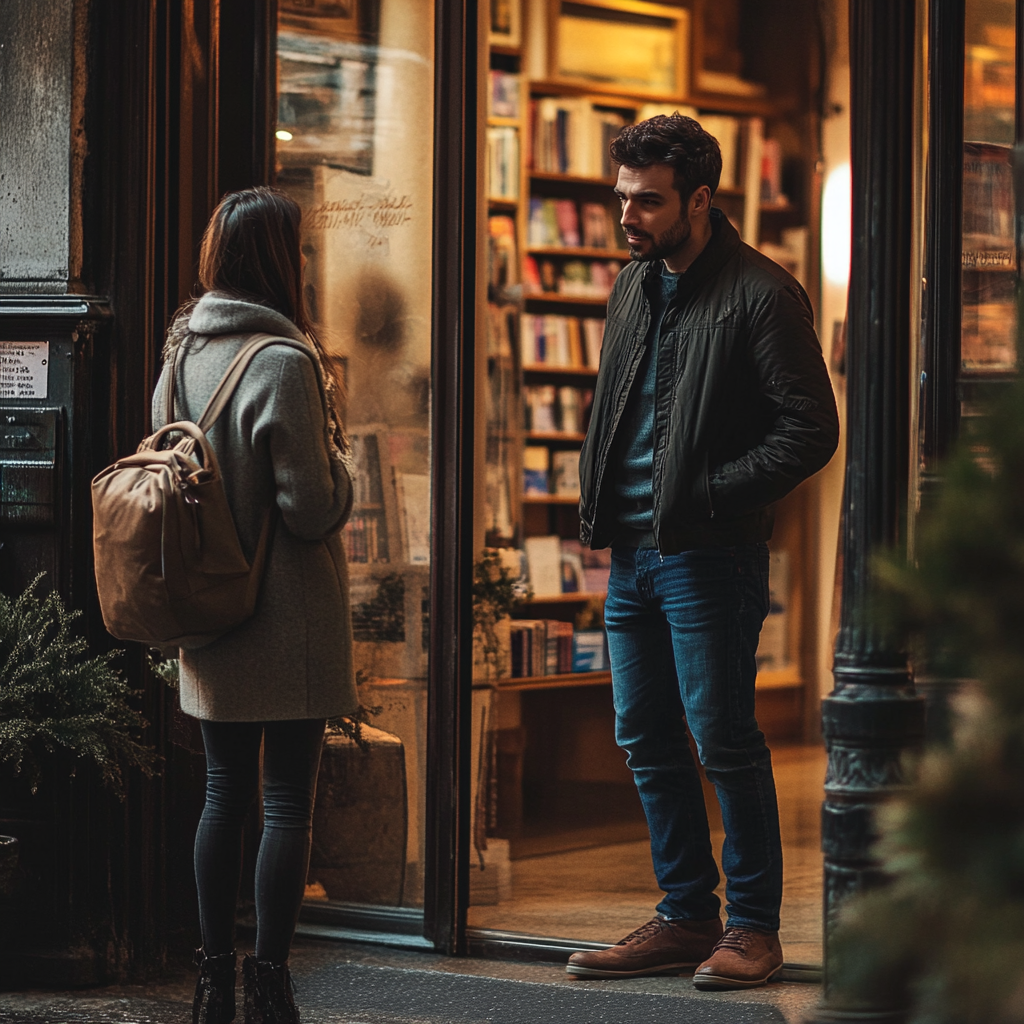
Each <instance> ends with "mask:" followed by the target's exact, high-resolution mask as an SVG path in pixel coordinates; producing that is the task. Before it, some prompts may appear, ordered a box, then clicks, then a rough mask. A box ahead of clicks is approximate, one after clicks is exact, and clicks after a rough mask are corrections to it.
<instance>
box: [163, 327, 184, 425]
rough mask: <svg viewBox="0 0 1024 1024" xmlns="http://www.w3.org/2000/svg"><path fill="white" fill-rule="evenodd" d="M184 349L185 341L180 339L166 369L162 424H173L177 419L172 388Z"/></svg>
mask: <svg viewBox="0 0 1024 1024" xmlns="http://www.w3.org/2000/svg"><path fill="white" fill-rule="evenodd" d="M184 348H185V340H184V339H182V340H181V341H180V342H178V344H177V345H175V346H174V355H173V356H172V357H171V365H170V366H168V367H167V376H166V377H165V378H164V422H165V423H173V422H174V421H175V420H176V419H177V418H178V417H177V416H175V415H174V387H175V378H176V377H177V376H178V363H179V361H180V360H181V353H182V350H183V349H184Z"/></svg>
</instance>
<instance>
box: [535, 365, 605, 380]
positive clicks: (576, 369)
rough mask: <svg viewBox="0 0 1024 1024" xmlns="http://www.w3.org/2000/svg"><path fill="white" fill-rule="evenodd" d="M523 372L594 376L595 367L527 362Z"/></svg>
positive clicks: (595, 373)
mask: <svg viewBox="0 0 1024 1024" xmlns="http://www.w3.org/2000/svg"><path fill="white" fill-rule="evenodd" d="M523 373H543V374H549V373H550V374H555V375H557V376H560V377H596V376H597V367H594V366H551V365H549V364H548V363H529V364H524V365H523Z"/></svg>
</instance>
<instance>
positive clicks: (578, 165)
mask: <svg viewBox="0 0 1024 1024" xmlns="http://www.w3.org/2000/svg"><path fill="white" fill-rule="evenodd" d="M626 124H628V119H627V118H626V117H624V116H623V114H622V113H621V112H617V111H615V110H609V109H607V108H602V107H599V106H596V105H595V104H594V103H592V102H590V101H589V100H585V99H570V98H569V97H554V96H546V97H544V98H543V99H539V100H534V101H533V102H532V103H531V104H530V140H531V149H530V166H531V167H532V168H533V169H534V170H536V171H541V172H545V173H554V174H572V175H575V176H577V177H581V178H610V177H612V176H613V175H614V173H615V172H614V169H613V167H612V162H611V157H610V156H609V155H608V146H609V145H610V144H611V141H612V139H614V138H615V136H616V135H618V134H619V132H620V131H622V129H623V127H624V126H625V125H626Z"/></svg>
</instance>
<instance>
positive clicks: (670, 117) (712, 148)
mask: <svg viewBox="0 0 1024 1024" xmlns="http://www.w3.org/2000/svg"><path fill="white" fill-rule="evenodd" d="M609 152H610V153H611V157H612V159H613V160H614V161H615V162H616V163H617V164H624V165H625V166H626V167H650V165H651V164H668V165H669V167H671V168H672V170H673V171H674V172H675V181H674V185H675V187H676V191H677V192H678V193H679V195H680V196H681V197H682V200H683V202H686V200H687V199H689V198H690V196H691V195H693V193H694V191H695V190H696V189H698V188H699V187H700V186H701V185H707V187H708V188H709V189H711V194H712V195H714V194H715V192H716V191H717V190H718V182H719V179H720V178H721V177H722V151H721V150H720V149H719V147H718V140H717V139H716V138H715V137H714V136H713V135H709V134H708V133H707V132H706V131H704V129H703V128H701V126H700V125H699V124H698V123H697V122H696V121H694V119H693V118H692V117H686V116H684V115H683V114H680V113H678V112H677V113H675V114H658V115H657V116H656V117H652V118H649V119H648V120H646V121H640V122H639V123H637V124H631V125H627V126H626V127H625V128H623V129H622V131H621V132H619V134H618V136H617V137H616V138H615V139H614V140H613V141H612V144H611V147H610V149H609Z"/></svg>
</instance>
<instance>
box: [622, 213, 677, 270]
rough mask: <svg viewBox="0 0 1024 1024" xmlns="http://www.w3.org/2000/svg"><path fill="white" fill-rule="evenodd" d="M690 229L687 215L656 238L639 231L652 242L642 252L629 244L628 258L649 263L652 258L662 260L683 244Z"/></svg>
mask: <svg viewBox="0 0 1024 1024" xmlns="http://www.w3.org/2000/svg"><path fill="white" fill-rule="evenodd" d="M692 231H693V227H692V226H691V224H690V218H689V217H687V218H686V219H684V220H678V221H676V223H675V224H673V225H672V227H670V228H668V229H666V230H665V231H663V232H662V233H661V234H660V235H658V236H657V238H654V237H653V236H651V235H649V234H647V232H641V233H640V234H641V237H643V238H651V239H652V241H653V243H654V244H653V245H652V246H651V249H650V251H649V252H643V251H641V250H640V249H634V248H633V246H630V247H629V258H630V259H631V260H635V261H636V262H637V263H650V262H651V261H652V260H663V259H665V258H666V257H668V256H671V255H672V254H673V253H674V252H676V251H677V250H678V249H680V248H681V247H682V246H683V245H685V244H686V242H687V240H688V239H689V237H690V234H691V233H692Z"/></svg>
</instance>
